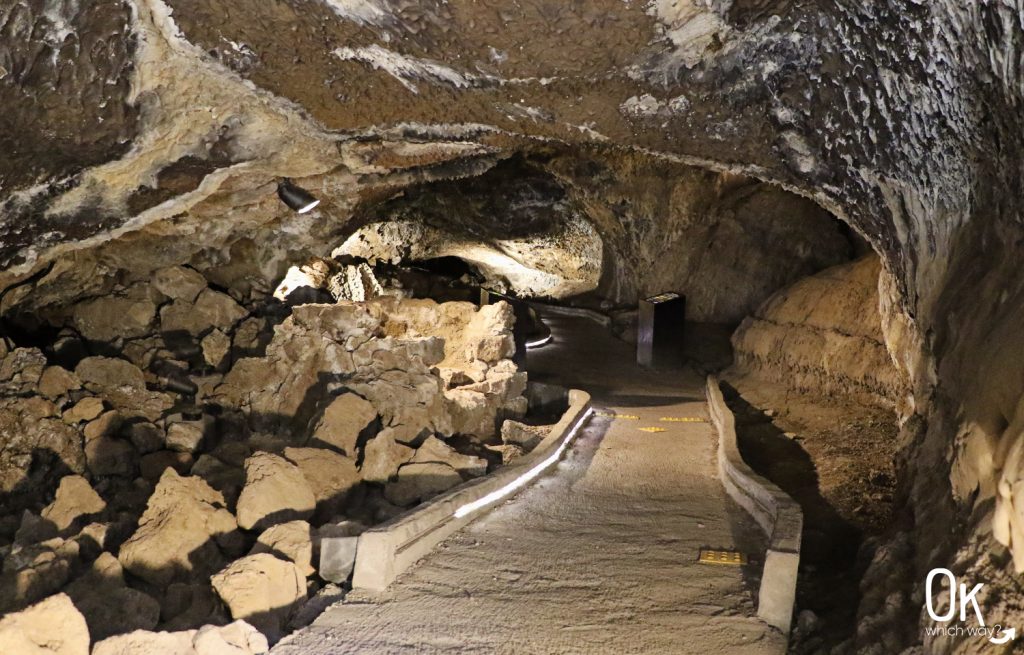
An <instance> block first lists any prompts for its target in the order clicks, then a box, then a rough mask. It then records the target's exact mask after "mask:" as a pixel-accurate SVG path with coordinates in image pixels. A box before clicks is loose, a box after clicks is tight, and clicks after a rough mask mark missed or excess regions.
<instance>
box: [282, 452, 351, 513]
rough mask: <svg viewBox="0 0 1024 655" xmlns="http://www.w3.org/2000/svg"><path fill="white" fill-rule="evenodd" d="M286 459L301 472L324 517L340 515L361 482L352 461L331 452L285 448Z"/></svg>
mask: <svg viewBox="0 0 1024 655" xmlns="http://www.w3.org/2000/svg"><path fill="white" fill-rule="evenodd" d="M284 456H285V458H286V459H288V460H289V461H291V462H292V463H294V464H295V465H296V466H298V467H299V470H300V471H302V476H303V477H304V478H306V482H308V483H309V487H310V489H311V490H312V491H313V496H314V497H315V498H316V505H317V510H318V512H319V514H320V515H322V516H333V515H335V514H339V513H341V512H342V511H343V510H344V507H345V501H346V500H347V498H348V496H349V494H350V492H351V491H352V489H353V488H355V486H356V485H358V484H359V483H360V481H361V480H362V477H361V476H360V474H359V471H358V470H357V469H356V463H355V462H354V461H353V460H351V459H348V458H347V457H344V456H343V455H339V454H338V453H336V452H334V451H331V450H326V449H324V448H285V450H284Z"/></svg>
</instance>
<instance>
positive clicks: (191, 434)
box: [165, 420, 206, 453]
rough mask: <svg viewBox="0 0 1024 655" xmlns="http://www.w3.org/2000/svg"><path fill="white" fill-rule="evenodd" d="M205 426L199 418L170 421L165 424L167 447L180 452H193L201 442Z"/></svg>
mask: <svg viewBox="0 0 1024 655" xmlns="http://www.w3.org/2000/svg"><path fill="white" fill-rule="evenodd" d="M205 427H206V424H205V422H204V421H201V420H200V421H180V422H178V423H171V424H170V425H169V426H167V438H166V440H165V443H166V445H167V448H168V449H169V450H176V451H178V452H182V453H195V452H196V451H197V450H199V448H200V447H201V446H202V444H203V437H204V433H205Z"/></svg>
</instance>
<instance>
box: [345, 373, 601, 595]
mask: <svg viewBox="0 0 1024 655" xmlns="http://www.w3.org/2000/svg"><path fill="white" fill-rule="evenodd" d="M590 413H591V411H590V394H588V393H586V392H584V391H580V390H578V389H571V390H570V391H569V409H568V410H567V411H566V412H565V414H563V415H562V418H561V419H560V420H559V421H558V423H556V424H555V425H554V427H552V429H551V432H550V433H549V434H548V436H546V437H545V438H544V440H543V441H541V442H540V444H538V445H537V447H536V448H534V449H533V451H531V452H530V453H529V454H528V455H526V456H524V457H523V458H521V459H520V460H519V461H518V462H516V463H515V464H512V465H509V466H506V467H503V468H500V469H498V470H497V471H495V472H494V473H492V474H491V475H488V476H485V477H482V478H477V479H476V480H471V481H469V482H466V483H465V484H462V485H459V486H458V487H456V488H454V489H452V490H451V491H449V492H447V493H445V494H442V495H440V496H438V497H436V498H432V499H430V500H428V501H427V502H425V503H423V504H421V505H419V506H417V507H416V508H414V509H412V510H411V511H409V512H407V513H405V514H403V515H401V516H398V517H395V518H394V519H392V520H390V521H388V522H387V523H383V524H381V525H379V526H377V527H375V528H373V529H372V530H367V531H366V532H364V533H363V534H361V535H360V536H359V542H358V544H357V546H356V563H355V572H354V573H353V576H352V588H353V589H363V590H367V591H383V590H384V589H385V588H387V586H388V585H390V584H391V582H392V581H394V579H395V578H396V577H398V575H399V574H401V573H402V572H403V571H405V570H406V569H408V568H409V567H410V566H412V565H413V564H415V563H416V561H417V560H419V559H420V558H422V557H423V556H424V555H426V554H427V553H429V552H430V551H431V550H433V548H434V546H436V545H437V544H439V543H441V542H442V541H443V540H444V539H446V538H447V537H448V536H449V535H451V534H452V533H454V532H455V531H456V530H458V529H459V528H461V527H463V526H464V525H466V524H467V523H469V522H470V521H472V520H474V519H475V518H477V517H478V516H481V515H482V514H483V513H484V512H485V510H486V509H487V507H489V506H490V505H491V503H493V502H497V501H498V500H500V499H501V498H504V497H506V496H508V495H512V494H513V493H515V491H516V490H517V489H519V488H521V487H523V486H525V485H526V484H529V482H530V481H531V480H533V479H534V478H535V477H537V476H539V475H540V474H542V473H543V472H544V471H546V470H547V469H548V468H550V467H551V466H553V465H554V464H556V463H557V462H558V459H559V458H560V457H561V455H562V453H563V452H564V450H565V448H567V447H568V446H569V444H570V442H571V441H572V439H573V438H575V436H576V434H577V433H578V432H579V429H580V428H582V426H583V424H584V423H585V422H586V419H587V418H588V417H589V416H590Z"/></svg>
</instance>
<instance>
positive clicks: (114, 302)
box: [73, 296, 156, 341]
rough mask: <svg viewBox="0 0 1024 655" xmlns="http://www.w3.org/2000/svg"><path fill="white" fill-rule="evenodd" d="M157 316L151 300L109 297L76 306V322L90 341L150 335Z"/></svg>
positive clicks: (74, 319) (80, 330) (76, 325)
mask: <svg viewBox="0 0 1024 655" xmlns="http://www.w3.org/2000/svg"><path fill="white" fill-rule="evenodd" d="M155 317H156V305H154V304H153V302H152V301H150V300H146V299H135V298H118V297H116V296H106V297H103V298H95V299H93V300H87V301H85V302H82V303H79V304H77V305H75V307H74V318H73V321H74V325H75V327H76V328H78V331H79V332H80V333H81V334H82V336H83V337H85V338H86V339H92V340H94V341H113V340H114V339H117V338H118V337H124V338H131V337H141V336H145V335H147V334H148V333H149V331H150V325H151V324H152V322H153V319H154V318H155Z"/></svg>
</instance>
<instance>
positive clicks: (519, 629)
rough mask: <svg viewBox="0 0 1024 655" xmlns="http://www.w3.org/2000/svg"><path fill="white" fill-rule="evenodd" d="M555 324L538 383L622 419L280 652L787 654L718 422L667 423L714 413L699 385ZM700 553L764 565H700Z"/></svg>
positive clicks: (600, 424)
mask: <svg viewBox="0 0 1024 655" xmlns="http://www.w3.org/2000/svg"><path fill="white" fill-rule="evenodd" d="M545 320H546V321H548V322H549V325H550V326H551V328H552V333H553V335H554V338H555V341H554V343H552V344H551V345H550V346H547V347H545V348H542V349H539V350H535V351H530V355H529V365H528V369H529V371H530V375H531V378H532V379H535V380H538V381H549V382H556V381H557V382H560V383H562V384H566V385H572V386H577V387H580V388H584V389H587V390H588V391H590V392H591V393H592V394H593V396H594V403H595V406H596V407H598V409H599V410H608V411H609V413H615V414H618V415H619V416H618V417H617V418H611V417H608V416H602V415H599V416H597V417H595V418H594V419H592V420H591V422H590V424H589V425H588V426H587V428H586V429H585V430H584V431H583V432H582V433H581V435H580V437H579V439H578V440H577V441H576V443H575V445H574V446H573V448H572V449H571V451H570V452H569V454H568V455H567V456H566V457H565V459H564V460H563V461H562V462H561V463H560V464H559V465H558V467H557V470H556V471H555V472H553V473H551V474H549V475H546V476H544V477H542V478H541V479H540V480H539V481H538V482H537V483H536V484H535V485H533V486H532V487H530V488H528V489H526V490H525V491H523V492H522V493H520V494H518V495H517V496H516V497H514V498H513V499H511V500H509V501H506V502H505V503H503V504H501V505H499V506H498V507H497V508H495V509H494V510H493V511H492V512H490V513H488V514H486V515H484V516H483V517H481V518H480V519H479V520H477V521H475V522H473V523H472V524H470V525H469V526H467V527H466V528H465V529H463V530H462V531H460V532H459V533H457V534H456V535H455V536H453V537H452V538H451V539H449V540H448V541H447V542H445V543H444V544H442V545H441V546H440V547H439V548H438V549H437V550H435V551H434V552H433V553H431V554H430V555H428V556H427V557H426V558H424V559H423V560H422V561H420V562H419V563H418V564H417V565H416V566H414V567H413V568H411V569H410V570H409V571H407V572H406V573H405V574H403V575H402V576H400V577H399V578H398V580H397V581H396V582H395V583H394V584H392V586H391V587H390V588H389V589H388V590H387V591H386V592H384V593H383V594H381V595H377V596H373V597H369V596H367V597H362V596H360V595H359V594H357V593H353V594H350V595H349V597H348V598H347V599H346V601H345V602H344V603H342V604H340V605H336V606H334V607H332V608H330V609H329V610H327V611H326V612H325V613H324V614H323V615H322V616H321V617H320V618H319V619H318V620H317V621H316V622H315V623H313V625H311V626H310V627H309V628H306V629H305V630H302V631H299V632H297V633H295V634H294V635H292V636H291V637H290V638H287V639H286V640H284V641H283V642H281V643H280V644H278V646H277V647H275V649H274V651H273V652H274V653H275V654H279V655H299V654H302V655H313V654H320V653H323V654H327V653H331V654H335V653H411V652H415V653H430V652H435V653H436V652H444V653H517V654H519V653H700V654H702V655H712V654H717V653H722V654H725V653H729V654H743V653H781V652H784V651H785V640H784V638H783V637H782V635H781V634H779V633H778V632H776V631H774V630H773V629H771V628H769V627H768V626H766V625H765V624H763V623H762V622H761V621H759V620H758V619H757V618H755V617H754V616H753V614H754V600H753V595H754V590H756V588H757V582H758V581H757V580H756V579H755V578H754V576H755V575H756V572H757V570H759V566H757V563H759V562H760V561H761V559H762V556H763V550H764V543H763V539H762V538H761V535H760V533H759V531H758V529H757V527H756V526H755V524H754V523H753V521H752V520H751V519H750V518H749V517H748V516H747V515H746V514H745V513H744V512H743V511H742V510H741V509H740V508H739V507H738V506H737V505H735V504H733V503H732V501H731V500H730V499H729V498H728V497H727V496H726V494H725V492H724V490H723V489H722V487H721V485H720V484H719V482H718V479H717V477H716V474H715V465H714V451H715V447H716V441H715V438H714V435H713V432H712V428H711V426H710V424H708V423H706V422H663V421H660V419H661V418H662V417H698V418H706V416H707V409H706V406H705V404H704V398H703V391H702V388H703V387H702V385H703V381H702V379H701V378H700V377H699V376H698V375H697V374H695V373H693V372H687V371H659V372H650V371H644V370H641V369H638V368H637V367H635V366H634V365H633V364H632V347H631V346H629V345H628V344H625V343H623V342H620V341H618V340H616V339H614V338H613V337H611V336H610V335H608V334H607V332H606V331H605V330H604V329H603V328H601V327H600V326H598V325H596V324H594V323H591V322H590V321H587V320H586V319H578V318H570V317H546V318H545ZM602 413H603V412H602ZM628 416H637V417H639V418H638V419H631V418H626V417H628ZM642 427H655V428H663V429H664V432H653V433H651V432H644V431H641V430H640V428H642ZM702 547H710V548H716V549H738V550H742V551H743V552H746V553H748V554H749V555H750V556H751V557H752V558H753V560H754V562H755V564H754V565H751V566H749V567H743V568H740V567H731V566H721V565H718V566H716V565H706V564H699V563H698V562H697V559H698V553H699V550H700V549H701V548H702Z"/></svg>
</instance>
